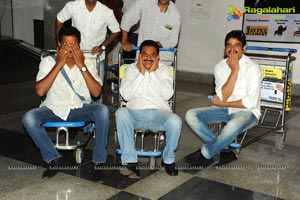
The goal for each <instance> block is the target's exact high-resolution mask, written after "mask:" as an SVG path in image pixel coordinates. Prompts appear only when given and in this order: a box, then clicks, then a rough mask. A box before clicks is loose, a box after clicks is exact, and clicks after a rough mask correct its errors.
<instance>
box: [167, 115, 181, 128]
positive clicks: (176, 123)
mask: <svg viewBox="0 0 300 200" xmlns="http://www.w3.org/2000/svg"><path fill="white" fill-rule="evenodd" d="M181 125H182V121H181V118H180V117H179V116H178V115H176V114H173V115H171V116H170V117H169V119H168V121H167V126H172V127H174V128H176V129H177V128H180V127H181Z"/></svg>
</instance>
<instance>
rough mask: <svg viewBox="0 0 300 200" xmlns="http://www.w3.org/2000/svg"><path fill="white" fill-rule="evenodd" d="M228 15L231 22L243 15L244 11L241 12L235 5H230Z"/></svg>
mask: <svg viewBox="0 0 300 200" xmlns="http://www.w3.org/2000/svg"><path fill="white" fill-rule="evenodd" d="M227 15H228V17H227V20H228V21H229V22H230V21H231V20H233V19H235V20H237V19H239V18H240V17H242V16H243V13H242V12H240V11H239V10H238V9H237V8H235V7H234V6H233V5H231V4H230V5H229V12H228V13H227Z"/></svg>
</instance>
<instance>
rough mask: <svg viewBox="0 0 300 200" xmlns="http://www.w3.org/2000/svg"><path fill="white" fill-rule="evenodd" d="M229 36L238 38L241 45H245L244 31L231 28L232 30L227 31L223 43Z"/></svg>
mask: <svg viewBox="0 0 300 200" xmlns="http://www.w3.org/2000/svg"><path fill="white" fill-rule="evenodd" d="M230 38H235V39H238V40H239V41H240V42H241V43H242V44H243V46H245V45H246V36H245V34H244V32H243V31H241V30H233V31H230V32H229V33H227V35H226V37H225V45H226V43H227V42H228V40H229V39H230Z"/></svg>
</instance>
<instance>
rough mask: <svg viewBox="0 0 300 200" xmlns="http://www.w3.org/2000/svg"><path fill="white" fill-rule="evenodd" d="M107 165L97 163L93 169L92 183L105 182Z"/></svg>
mask: <svg viewBox="0 0 300 200" xmlns="http://www.w3.org/2000/svg"><path fill="white" fill-rule="evenodd" d="M105 168H106V165H105V163H96V164H95V165H94V166H93V168H92V177H91V180H92V181H96V182H103V181H104V180H105V174H104V172H103V170H105Z"/></svg>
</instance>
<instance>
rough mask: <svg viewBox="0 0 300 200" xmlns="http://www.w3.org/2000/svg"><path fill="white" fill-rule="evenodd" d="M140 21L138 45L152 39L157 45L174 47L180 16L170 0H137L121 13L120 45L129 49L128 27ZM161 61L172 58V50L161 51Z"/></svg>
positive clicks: (126, 49)
mask: <svg viewBox="0 0 300 200" xmlns="http://www.w3.org/2000/svg"><path fill="white" fill-rule="evenodd" d="M139 21H140V26H139V34H138V45H140V44H141V43H142V42H143V41H144V40H154V41H156V42H157V44H158V45H159V47H163V48H170V47H176V45H177V43H178V38H179V32H180V23H181V16H180V14H179V11H178V9H177V8H176V6H175V4H174V3H173V2H172V1H170V0H137V1H136V2H135V3H134V4H133V5H132V6H131V7H130V8H129V9H128V10H127V11H126V13H125V14H124V15H123V17H122V21H121V29H122V45H123V49H124V50H125V51H131V48H132V46H133V45H132V43H130V42H129V39H128V33H129V31H130V28H131V27H132V26H134V25H135V24H137V23H138V22H139ZM160 60H161V61H170V60H173V53H172V52H161V55H160Z"/></svg>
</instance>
